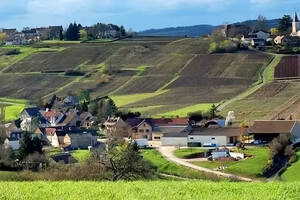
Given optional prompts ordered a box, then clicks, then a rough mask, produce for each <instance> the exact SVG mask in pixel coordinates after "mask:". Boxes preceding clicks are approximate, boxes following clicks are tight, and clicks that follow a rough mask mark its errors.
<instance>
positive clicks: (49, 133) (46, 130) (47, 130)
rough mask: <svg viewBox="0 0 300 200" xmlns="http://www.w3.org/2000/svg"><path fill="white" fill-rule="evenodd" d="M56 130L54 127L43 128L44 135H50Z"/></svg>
mask: <svg viewBox="0 0 300 200" xmlns="http://www.w3.org/2000/svg"><path fill="white" fill-rule="evenodd" d="M55 132H56V129H55V128H45V133H46V135H51V136H53V135H54V134H55Z"/></svg>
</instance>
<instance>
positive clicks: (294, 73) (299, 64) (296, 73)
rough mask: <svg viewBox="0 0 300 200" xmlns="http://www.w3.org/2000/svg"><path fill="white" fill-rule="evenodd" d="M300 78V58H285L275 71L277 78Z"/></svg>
mask: <svg viewBox="0 0 300 200" xmlns="http://www.w3.org/2000/svg"><path fill="white" fill-rule="evenodd" d="M295 77H300V57H299V56H284V57H282V59H281V61H280V63H279V64H278V66H277V67H276V69H275V78H277V79H282V78H295Z"/></svg>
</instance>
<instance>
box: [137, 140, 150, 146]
mask: <svg viewBox="0 0 300 200" xmlns="http://www.w3.org/2000/svg"><path fill="white" fill-rule="evenodd" d="M135 143H136V144H137V146H138V147H139V148H146V147H148V140H147V139H136V140H135Z"/></svg>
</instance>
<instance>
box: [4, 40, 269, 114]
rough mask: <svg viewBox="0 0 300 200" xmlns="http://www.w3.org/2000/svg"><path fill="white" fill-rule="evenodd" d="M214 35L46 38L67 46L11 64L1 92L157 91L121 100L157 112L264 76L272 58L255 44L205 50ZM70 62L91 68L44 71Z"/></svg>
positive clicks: (221, 96)
mask: <svg viewBox="0 0 300 200" xmlns="http://www.w3.org/2000/svg"><path fill="white" fill-rule="evenodd" d="M209 43H210V40H209V39H207V38H184V39H181V38H180V39H178V38H164V37H162V38H161V37H146V38H143V37H139V38H131V39H126V40H121V41H116V42H110V43H83V44H75V43H74V44H71V43H70V44H68V43H67V44H64V43H57V44H56V43H55V44H47V45H49V46H52V45H53V46H55V48H57V49H61V50H60V51H47V52H40V51H34V53H31V54H28V56H27V57H25V58H24V59H22V60H20V61H18V62H16V63H12V65H7V66H6V68H5V70H4V73H3V74H2V75H1V80H0V84H1V85H0V96H8V97H14V98H23V99H24V98H25V99H36V98H40V97H45V98H46V97H49V96H50V95H52V94H54V93H56V94H58V95H62V96H63V95H66V94H68V93H73V94H77V93H79V91H80V90H81V89H85V90H89V91H90V92H91V95H92V96H93V97H96V96H105V95H112V96H114V97H117V98H118V97H119V96H127V97H128V98H127V99H130V98H133V99H134V98H136V96H143V97H145V96H144V94H152V95H146V98H139V99H138V100H136V99H134V100H133V101H132V100H129V101H128V102H129V103H125V104H124V103H123V104H122V105H123V107H124V108H127V109H131V108H133V109H134V110H137V109H138V108H142V109H143V108H144V110H145V107H146V108H147V109H146V110H147V112H149V114H150V115H156V114H162V113H167V112H169V111H174V110H178V109H184V108H186V107H191V106H194V105H199V104H202V103H209V104H211V103H219V102H221V101H223V100H225V99H229V98H232V97H234V96H236V95H237V94H239V93H240V92H242V91H244V90H246V89H247V88H248V87H249V86H250V85H251V84H252V83H254V82H255V81H257V80H258V77H259V76H258V75H259V72H260V71H261V69H262V68H263V67H264V66H265V64H266V63H268V61H269V59H270V57H269V56H266V55H264V54H260V53H256V52H251V51H245V52H239V53H234V54H212V55H207V52H208V48H209ZM70 69H73V70H81V71H84V72H85V74H86V75H85V76H76V77H67V76H64V75H63V73H61V74H52V75H49V74H48V73H46V74H47V75H45V74H41V73H40V72H54V71H57V72H60V71H62V72H63V71H67V70H70ZM104 72H107V73H106V74H105V73H104ZM162 91H164V92H162ZM160 92H161V93H160ZM148 108H151V109H148Z"/></svg>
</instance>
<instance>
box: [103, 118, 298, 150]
mask: <svg viewBox="0 0 300 200" xmlns="http://www.w3.org/2000/svg"><path fill="white" fill-rule="evenodd" d="M103 129H104V133H105V134H107V135H109V134H111V133H122V136H123V137H128V138H131V139H147V140H151V141H160V142H161V145H163V146H194V147H201V146H202V147H220V146H233V145H236V144H237V143H239V142H243V143H253V144H267V143H269V142H271V141H272V140H273V139H274V138H276V137H278V136H280V135H289V136H291V138H292V141H293V143H298V142H300V121H293V120H265V121H264V120H262V121H255V122H254V123H253V125H252V126H250V127H248V128H244V127H235V126H233V125H231V123H226V120H209V121H206V120H204V121H201V122H200V123H198V124H192V123H191V122H190V121H189V120H188V119H187V118H172V119H151V118H132V119H127V120H126V121H124V120H122V119H121V118H114V117H109V118H108V119H107V121H106V122H105V123H104V127H103ZM245 138H246V139H245Z"/></svg>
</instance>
